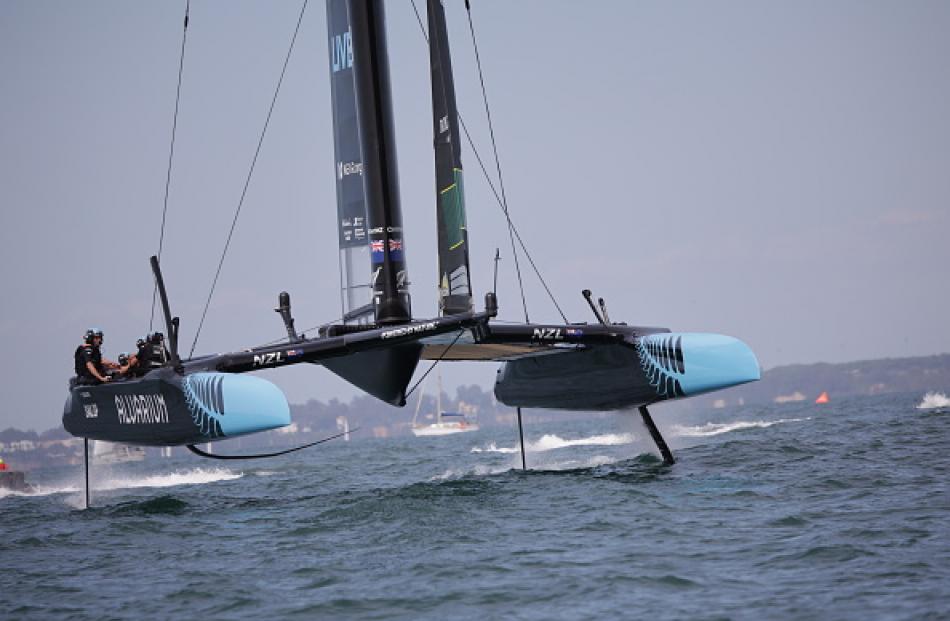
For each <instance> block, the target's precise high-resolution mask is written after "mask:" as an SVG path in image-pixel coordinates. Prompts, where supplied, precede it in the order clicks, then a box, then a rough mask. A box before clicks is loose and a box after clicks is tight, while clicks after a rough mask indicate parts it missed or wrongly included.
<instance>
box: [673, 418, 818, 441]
mask: <svg viewBox="0 0 950 621" xmlns="http://www.w3.org/2000/svg"><path fill="white" fill-rule="evenodd" d="M810 418H811V417H810V416H809V417H808V418H782V419H779V420H755V421H744V420H737V421H733V422H731V423H706V424H705V425H696V426H688V425H673V427H672V435H674V436H680V437H684V438H704V437H707V436H718V435H719V434H721V433H729V432H730V431H739V430H741V429H756V428H758V429H764V428H765V427H771V426H772V425H779V424H782V423H800V422H802V421H806V420H809V419H810Z"/></svg>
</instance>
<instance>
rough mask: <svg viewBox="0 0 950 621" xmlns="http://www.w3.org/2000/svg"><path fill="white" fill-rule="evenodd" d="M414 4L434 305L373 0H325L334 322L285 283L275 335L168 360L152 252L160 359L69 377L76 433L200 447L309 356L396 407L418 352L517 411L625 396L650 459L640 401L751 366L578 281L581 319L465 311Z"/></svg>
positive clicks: (582, 406)
mask: <svg viewBox="0 0 950 621" xmlns="http://www.w3.org/2000/svg"><path fill="white" fill-rule="evenodd" d="M427 4H428V31H429V35H430V36H429V52H430V69H431V85H432V104H433V105H432V108H433V117H432V124H433V137H434V146H435V170H436V192H435V203H436V204H435V209H436V218H435V220H436V223H437V232H438V267H439V272H438V273H439V281H438V289H439V312H438V315H437V316H433V317H428V318H417V317H414V316H413V313H412V310H411V299H410V292H409V278H408V269H407V264H406V261H405V248H404V236H403V223H402V213H401V206H400V201H399V180H398V173H397V166H396V147H395V141H394V132H393V118H392V104H391V92H390V78H389V62H388V55H387V46H386V31H385V19H384V7H383V5H384V3H383V2H382V0H327V14H328V19H327V23H328V30H329V32H328V34H329V50H330V83H331V94H332V101H333V127H334V152H335V158H336V167H335V168H336V170H335V173H336V174H335V176H336V189H337V220H338V225H339V249H340V271H341V276H340V280H341V290H342V306H343V321H342V322H341V323H339V324H334V325H329V326H326V327H324V328H323V329H321V331H320V333H319V335H318V336H317V337H314V338H306V337H304V336H301V335H298V334H297V332H296V330H295V328H294V320H293V315H292V312H291V306H290V296H289V295H288V294H287V293H286V292H283V293H281V294H280V296H279V306H278V308H277V310H278V312H279V314H280V316H281V317H282V319H283V323H284V327H285V329H286V331H287V340H286V342H284V343H281V344H278V345H270V346H265V347H258V348H254V349H250V350H242V351H236V352H231V353H224V354H215V355H208V356H196V357H193V358H189V359H182V358H181V357H180V355H179V351H178V328H179V319H178V317H173V316H172V313H171V312H170V308H169V302H168V296H167V295H166V290H165V285H164V282H163V279H162V274H161V270H160V266H159V262H158V260H157V259H156V258H155V257H152V259H151V266H152V270H153V273H154V277H155V281H156V285H157V289H158V293H159V296H160V299H161V305H162V312H163V315H164V319H165V323H166V326H167V333H168V335H169V344H170V353H171V356H170V360H169V362H168V364H166V365H165V366H164V367H162V368H159V369H155V370H152V371H150V372H148V373H147V374H146V375H144V376H143V377H141V378H139V379H132V380H128V381H120V382H115V383H108V384H101V385H96V386H76V387H74V388H72V389H71V390H70V394H69V397H68V399H67V401H66V405H65V409H64V414H63V425H64V427H65V428H66V430H67V431H69V432H70V433H72V434H73V435H75V436H78V437H82V438H85V439H87V440H88V439H95V440H106V441H110V442H122V443H126V444H135V445H151V446H173V445H188V446H189V448H191V449H192V450H193V451H195V452H198V453H201V451H198V450H197V449H195V448H194V446H193V445H195V444H199V443H206V442H211V441H215V440H220V439H223V438H231V437H235V436H240V435H244V434H249V433H256V432H261V431H266V430H269V429H274V428H277V427H281V426H284V425H288V424H290V422H291V421H290V408H289V406H288V403H287V400H286V398H285V396H284V394H283V393H282V392H281V390H280V389H279V388H277V387H276V386H275V385H274V384H272V383H270V382H268V381H267V380H264V379H262V378H260V377H255V376H252V375H247V373H248V372H251V371H256V370H259V369H272V368H277V367H284V366H288V365H294V364H300V363H313V364H319V365H322V366H324V367H326V368H328V369H329V370H331V371H332V372H334V373H336V374H337V375H339V376H340V377H342V378H344V379H346V380H347V381H348V382H350V383H351V384H353V385H355V386H357V387H359V388H361V389H362V390H364V391H365V392H367V393H369V394H371V395H373V396H375V397H377V398H379V399H381V400H383V401H385V402H387V403H391V404H393V405H396V406H403V405H405V403H406V391H407V387H408V386H409V383H410V381H411V379H412V377H413V374H414V372H415V370H416V366H417V365H418V363H419V361H420V360H430V361H435V362H442V361H486V362H488V361H491V362H496V363H500V368H499V369H498V373H497V378H496V384H495V395H496V397H497V399H498V400H499V401H500V402H502V403H504V404H505V405H508V406H512V407H515V408H517V411H518V415H519V426H520V420H521V418H520V417H521V408H551V409H558V410H582V411H604V410H622V409H632V408H638V409H639V412H640V414H641V416H642V418H643V421H644V423H645V425H646V426H647V428H648V429H649V431H650V433H651V435H652V436H653V438H654V440H655V441H656V443H657V446H658V448H659V450H660V452H661V454H662V455H663V458H664V460H665V461H666V462H668V463H673V461H674V459H673V456H672V453H671V452H670V450H669V448H668V447H667V446H666V443H665V442H664V441H663V438H662V436H661V435H660V433H659V431H658V430H657V428H656V425H655V424H654V423H653V420H652V418H651V417H650V414H649V411H648V410H647V407H648V406H649V405H651V404H653V403H656V402H659V401H664V400H670V399H679V398H683V397H690V396H694V395H698V394H702V393H706V392H710V391H713V390H719V389H722V388H726V387H729V386H735V385H737V384H742V383H745V382H750V381H755V380H757V379H759V375H760V371H759V365H758V362H757V360H756V358H755V355H754V354H753V353H752V351H751V350H750V349H749V347H748V346H746V345H745V344H744V343H743V342H742V341H740V340H738V339H735V338H732V337H729V336H722V335H717V334H705V333H688V332H687V333H681V332H671V331H670V330H668V329H666V328H657V327H645V326H632V325H627V324H624V323H615V322H612V321H610V319H609V318H608V316H607V313H606V309H605V308H604V306H603V303H602V301H601V305H600V308H599V309H598V307H597V306H595V305H594V302H593V300H592V299H591V296H590V292H588V291H585V292H584V294H585V297H586V298H587V300H588V303H589V304H590V306H591V309H592V311H593V313H594V316H595V317H596V319H597V323H595V324H586V323H583V324H572V323H564V324H534V323H527V322H526V323H523V324H510V323H505V324H502V323H497V322H494V321H492V319H493V318H495V317H496V315H497V310H498V303H497V300H496V297H495V294H494V292H489V293H487V294H485V298H484V306H483V309H482V310H474V307H475V305H474V301H473V298H474V296H473V293H472V290H471V279H470V276H469V256H468V230H467V226H466V216H465V202H464V188H463V169H462V163H461V152H460V146H461V140H460V134H459V122H458V112H457V110H456V102H455V91H454V84H453V78H452V66H451V60H450V55H449V46H448V37H447V33H446V25H445V14H444V12H443V7H442V4H441V2H440V1H439V0H428V3H427ZM523 445H524V443H523V442H522V446H523ZM87 456H88V451H87ZM522 458H523V455H522ZM87 475H88V465H87ZM87 488H88V486H87ZM87 494H88V489H87ZM87 500H88V497H87Z"/></svg>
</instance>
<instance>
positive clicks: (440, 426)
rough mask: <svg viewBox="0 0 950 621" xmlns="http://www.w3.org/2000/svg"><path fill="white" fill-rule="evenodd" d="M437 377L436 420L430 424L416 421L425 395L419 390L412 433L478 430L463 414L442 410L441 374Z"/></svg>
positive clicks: (445, 434)
mask: <svg viewBox="0 0 950 621" xmlns="http://www.w3.org/2000/svg"><path fill="white" fill-rule="evenodd" d="M438 377H439V388H438V393H437V397H436V399H435V402H436V406H435V412H436V414H435V418H436V420H435V422H434V423H430V424H423V423H420V422H418V420H419V410H420V409H421V408H422V399H423V398H424V397H425V394H424V393H422V392H420V393H419V401H418V402H417V403H416V413H415V414H413V416H412V433H413V434H414V435H416V436H447V435H449V434H453V433H464V432H466V431H478V429H479V427H478V423H475V422H471V421H469V420H467V419H466V418H465V415H464V414H461V413H459V412H443V411H442V376H441V375H439V376H438Z"/></svg>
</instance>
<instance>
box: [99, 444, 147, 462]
mask: <svg viewBox="0 0 950 621" xmlns="http://www.w3.org/2000/svg"><path fill="white" fill-rule="evenodd" d="M92 456H93V459H94V460H95V461H96V462H97V463H100V464H121V463H125V462H130V461H143V460H144V459H145V447H142V446H131V445H129V444H119V443H116V442H105V441H103V440H96V441H95V445H94V446H93V449H92Z"/></svg>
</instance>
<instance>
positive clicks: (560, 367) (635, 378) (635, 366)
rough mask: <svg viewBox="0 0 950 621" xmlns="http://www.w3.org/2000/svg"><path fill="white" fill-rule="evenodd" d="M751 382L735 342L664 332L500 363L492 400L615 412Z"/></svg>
mask: <svg viewBox="0 0 950 621" xmlns="http://www.w3.org/2000/svg"><path fill="white" fill-rule="evenodd" d="M759 377H760V370H759V363H758V360H756V358H755V354H753V353H752V350H751V349H749V347H748V346H747V345H746V344H745V343H743V342H742V341H740V340H738V339H735V338H732V337H729V336H723V335H719V334H698V333H669V332H667V333H658V334H648V335H644V336H639V337H636V338H631V339H628V340H625V341H623V342H620V343H615V344H610V345H601V346H598V347H591V348H589V349H584V350H579V351H574V352H570V353H565V354H559V355H551V356H537V357H532V358H524V359H519V360H512V361H509V362H505V363H503V364H502V366H501V368H500V369H499V370H498V375H497V378H496V382H495V396H496V397H497V399H498V400H499V401H501V402H502V403H504V404H505V405H509V406H515V407H524V408H550V409H558V410H594V411H604V410H619V409H625V408H632V407H638V406H641V405H649V404H651V403H656V402H657V401H664V400H668V399H678V398H681V397H691V396H694V395H698V394H702V393H706V392H711V391H714V390H720V389H722V388H728V387H730V386H736V385H739V384H744V383H746V382H753V381H756V380H758V379H759Z"/></svg>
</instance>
